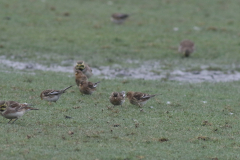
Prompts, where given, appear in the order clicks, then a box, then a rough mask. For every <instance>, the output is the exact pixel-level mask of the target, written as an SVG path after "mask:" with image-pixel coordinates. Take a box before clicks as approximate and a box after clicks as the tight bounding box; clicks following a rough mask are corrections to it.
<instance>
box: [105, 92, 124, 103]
mask: <svg viewBox="0 0 240 160" xmlns="http://www.w3.org/2000/svg"><path fill="white" fill-rule="evenodd" d="M109 101H110V102H111V103H112V104H113V105H114V106H118V105H121V106H122V104H123V103H124V102H125V91H122V92H112V94H111V96H110V97H109Z"/></svg>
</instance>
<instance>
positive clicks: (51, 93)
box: [40, 86, 72, 102]
mask: <svg viewBox="0 0 240 160" xmlns="http://www.w3.org/2000/svg"><path fill="white" fill-rule="evenodd" d="M71 87H72V86H69V87H67V88H64V89H62V90H54V89H48V90H44V91H42V93H41V94H40V98H41V99H42V100H45V101H49V102H57V100H58V99H59V98H60V96H61V95H62V94H63V93H65V91H66V90H67V89H69V88H71Z"/></svg>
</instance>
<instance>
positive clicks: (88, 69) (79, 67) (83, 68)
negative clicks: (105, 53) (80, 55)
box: [74, 61, 93, 78]
mask: <svg viewBox="0 0 240 160" xmlns="http://www.w3.org/2000/svg"><path fill="white" fill-rule="evenodd" d="M75 70H80V71H82V72H83V74H85V75H86V76H87V78H90V77H91V76H92V75H93V73H92V69H91V67H89V65H88V64H86V63H85V62H84V61H78V62H77V64H76V65H75V67H74V71H75Z"/></svg>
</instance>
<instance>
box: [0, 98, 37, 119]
mask: <svg viewBox="0 0 240 160" xmlns="http://www.w3.org/2000/svg"><path fill="white" fill-rule="evenodd" d="M29 106H30V104H27V103H18V102H15V101H0V114H1V115H2V116H3V117H4V118H7V119H10V121H9V122H8V123H10V122H11V121H12V120H13V119H15V120H14V121H13V122H12V123H14V122H15V121H16V120H18V119H19V118H20V117H22V116H23V115H24V113H26V112H27V111H30V110H38V109H36V108H32V107H29Z"/></svg>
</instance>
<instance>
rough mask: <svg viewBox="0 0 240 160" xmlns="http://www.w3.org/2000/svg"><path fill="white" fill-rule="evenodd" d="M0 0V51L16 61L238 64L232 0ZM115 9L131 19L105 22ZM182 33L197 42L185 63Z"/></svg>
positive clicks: (235, 5) (239, 56) (235, 7)
mask: <svg viewBox="0 0 240 160" xmlns="http://www.w3.org/2000/svg"><path fill="white" fill-rule="evenodd" d="M0 3H1V5H0V15H1V16H0V18H1V19H2V20H1V24H0V33H1V39H0V45H1V46H2V48H0V54H1V55H8V57H11V56H14V57H15V60H17V61H35V62H38V63H42V64H53V63H56V64H59V63H60V62H61V61H64V60H75V59H84V60H85V61H87V62H88V63H89V64H91V65H93V66H102V65H112V64H115V63H118V64H124V65H129V64H126V63H124V62H125V60H126V59H134V60H138V61H140V63H141V61H144V60H158V61H161V62H163V61H164V62H165V63H169V64H174V65H175V66H182V67H191V65H192V64H195V65H202V64H211V63H213V64H219V65H220V64H227V65H228V64H233V63H234V64H239V59H240V54H239V47H240V43H239V37H240V32H239V22H238V19H239V14H237V13H238V9H239V6H240V2H239V1H238V0H229V1H223V0H213V1H191V0H185V1H179V0H171V1H170V0H162V1H159V0H151V1H139V0H132V1H120V0H116V1H104V0H91V1H83V0H81V1H78V0H71V1H56V0H42V1H41V0H38V1H37V0H26V1H21V2H19V1H17V0H16V1H15V0H13V1H7V0H2V1H1V2H0ZM115 12H120V13H128V14H130V18H129V19H128V20H127V21H126V23H125V24H124V25H115V24H112V23H111V22H110V15H111V14H112V13H115ZM194 27H195V29H194ZM174 28H178V31H174ZM183 39H191V40H193V41H194V42H195V44H196V53H194V55H193V56H192V57H191V60H189V61H185V60H182V59H180V58H179V56H178V55H177V54H176V53H177V47H178V44H179V42H180V41H181V40H183ZM71 65H72V64H71Z"/></svg>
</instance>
